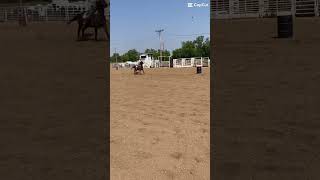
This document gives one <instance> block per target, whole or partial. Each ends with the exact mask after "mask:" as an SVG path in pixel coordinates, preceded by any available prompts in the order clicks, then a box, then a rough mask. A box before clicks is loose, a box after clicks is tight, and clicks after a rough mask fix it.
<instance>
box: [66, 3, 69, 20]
mask: <svg viewBox="0 0 320 180" xmlns="http://www.w3.org/2000/svg"><path fill="white" fill-rule="evenodd" d="M65 13H66V20H67V21H69V6H67V7H66V10H65Z"/></svg>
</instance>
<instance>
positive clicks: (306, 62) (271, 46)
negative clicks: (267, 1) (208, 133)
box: [211, 18, 320, 180]
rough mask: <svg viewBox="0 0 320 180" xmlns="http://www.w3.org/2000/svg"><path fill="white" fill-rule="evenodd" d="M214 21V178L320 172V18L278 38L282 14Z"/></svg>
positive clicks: (297, 176)
mask: <svg viewBox="0 0 320 180" xmlns="http://www.w3.org/2000/svg"><path fill="white" fill-rule="evenodd" d="M212 23H213V24H212V25H211V27H212V30H213V32H212V33H213V34H212V37H213V38H214V47H212V48H213V51H214V59H215V62H216V76H215V79H216V80H215V83H214V84H215V89H214V91H215V92H216V93H215V95H214V96H213V97H211V98H213V99H214V101H215V105H216V112H215V113H214V114H211V116H212V118H213V127H214V128H213V132H212V133H213V136H212V137H213V148H212V150H213V154H214V156H213V164H212V166H213V168H214V171H213V174H212V177H213V179H228V180H244V179H246V180H249V179H250V180H270V179H273V180H278V179H279V180H287V179H288V180H301V179H308V180H316V179H319V177H320V174H319V167H320V159H319V158H320V156H319V155H320V154H319V152H320V131H319V128H320V111H319V105H320V96H319V92H320V85H319V84H320V74H319V67H320V61H319V57H320V52H319V47H320V33H319V32H320V19H319V18H299V19H297V21H296V22H295V28H296V29H295V34H296V37H295V40H286V39H276V38H273V37H275V36H277V34H276V32H277V31H276V30H277V29H276V28H277V26H276V19H251V20H248V19H247V20H244V19H243V20H224V21H223V20H216V21H213V22H212Z"/></svg>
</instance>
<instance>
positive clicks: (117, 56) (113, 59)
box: [110, 53, 122, 63]
mask: <svg viewBox="0 0 320 180" xmlns="http://www.w3.org/2000/svg"><path fill="white" fill-rule="evenodd" d="M110 62H111V63H115V62H122V59H121V56H120V54H119V53H113V55H112V56H111V57H110Z"/></svg>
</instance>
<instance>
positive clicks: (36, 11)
mask: <svg viewBox="0 0 320 180" xmlns="http://www.w3.org/2000/svg"><path fill="white" fill-rule="evenodd" d="M108 9H109V8H106V12H105V15H106V18H107V19H108V18H109V14H110V11H109V10H108ZM87 10H88V6H85V5H77V6H74V5H69V6H62V7H56V6H53V5H50V4H49V5H41V6H40V5H39V6H37V5H35V6H23V7H22V8H20V7H19V6H10V7H4V6H0V22H6V21H17V20H18V19H19V15H20V14H21V13H22V12H23V13H24V14H25V15H26V17H27V21H29V22H30V21H69V20H70V19H72V18H73V17H74V16H75V15H77V14H79V13H81V12H83V11H87Z"/></svg>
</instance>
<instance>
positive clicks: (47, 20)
mask: <svg viewBox="0 0 320 180" xmlns="http://www.w3.org/2000/svg"><path fill="white" fill-rule="evenodd" d="M45 9H46V21H48V8H47V7H46V8H45Z"/></svg>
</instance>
